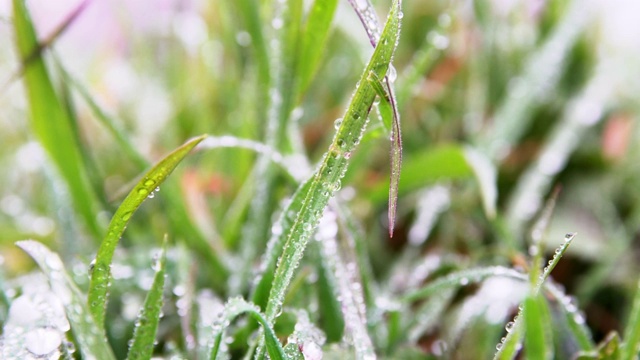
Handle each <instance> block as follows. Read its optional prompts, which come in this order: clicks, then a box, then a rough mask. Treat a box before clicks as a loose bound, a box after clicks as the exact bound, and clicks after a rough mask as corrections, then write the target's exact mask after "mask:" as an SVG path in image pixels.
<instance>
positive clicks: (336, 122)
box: [333, 118, 342, 130]
mask: <svg viewBox="0 0 640 360" xmlns="http://www.w3.org/2000/svg"><path fill="white" fill-rule="evenodd" d="M340 125H342V118H337V119H336V121H334V122H333V127H334V128H335V129H336V130H338V129H340Z"/></svg>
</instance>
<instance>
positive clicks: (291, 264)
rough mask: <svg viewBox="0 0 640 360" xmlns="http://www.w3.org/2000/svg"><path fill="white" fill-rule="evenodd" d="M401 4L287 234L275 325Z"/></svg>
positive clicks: (357, 127)
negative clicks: (369, 76) (371, 73)
mask: <svg viewBox="0 0 640 360" xmlns="http://www.w3.org/2000/svg"><path fill="white" fill-rule="evenodd" d="M399 13H400V4H399V2H398V1H394V3H393V5H392V8H391V12H390V14H389V18H388V21H387V24H386V26H385V30H384V32H383V35H382V38H381V41H380V45H381V46H378V47H376V50H375V51H374V54H373V56H372V57H371V60H370V61H369V64H368V65H367V68H366V69H365V71H364V73H363V75H362V78H361V81H360V83H359V86H358V88H357V90H356V92H355V94H354V96H353V98H352V99H351V103H350V104H349V108H348V110H347V112H346V114H345V116H344V120H343V121H342V123H341V124H340V127H339V129H338V132H337V134H336V136H335V137H334V139H333V142H332V144H331V146H330V148H329V152H328V153H327V154H325V156H324V158H323V161H322V163H321V165H320V167H319V169H318V170H317V171H316V172H315V174H314V175H313V176H312V179H313V180H312V181H311V184H310V188H309V190H308V192H307V194H306V196H305V199H304V202H303V206H302V208H301V210H300V212H299V213H298V214H297V217H296V219H295V222H294V223H293V224H292V226H291V229H290V230H289V231H288V234H287V242H286V243H285V245H284V248H283V254H282V257H281V258H280V260H279V262H278V267H277V269H276V274H275V277H274V283H273V286H272V288H271V292H270V295H269V302H268V304H267V310H266V316H267V319H268V320H269V321H270V322H272V321H273V320H274V319H275V317H276V314H278V313H279V311H280V309H281V308H282V300H283V299H284V294H285V292H286V289H287V287H288V285H289V283H290V281H291V279H292V277H293V272H294V271H295V268H296V267H297V266H298V264H299V262H300V259H301V258H302V254H303V251H304V248H305V246H306V243H307V241H308V240H309V237H310V236H311V235H312V233H313V231H314V229H315V227H316V226H317V224H318V221H319V220H320V216H321V215H322V211H323V210H324V208H325V206H326V205H327V203H328V201H329V199H330V198H331V196H332V195H333V194H334V193H335V191H337V190H339V189H340V186H341V185H340V180H341V178H342V177H343V175H344V172H345V171H346V169H347V165H348V162H349V158H350V156H351V152H352V151H354V150H355V148H356V146H357V144H358V141H359V139H360V137H361V136H362V133H363V132H364V129H365V125H366V123H367V115H368V112H369V109H370V108H371V105H372V104H373V101H374V99H375V96H376V93H375V90H374V89H373V87H372V86H371V85H370V84H369V83H368V82H367V81H366V77H367V76H368V75H369V73H370V72H372V71H373V72H375V73H376V75H378V76H379V77H381V76H384V74H386V72H387V68H388V67H389V63H390V61H391V57H392V55H393V52H394V50H395V45H396V42H397V38H398V36H399V33H400V16H399Z"/></svg>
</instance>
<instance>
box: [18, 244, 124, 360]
mask: <svg viewBox="0 0 640 360" xmlns="http://www.w3.org/2000/svg"><path fill="white" fill-rule="evenodd" d="M16 244H17V245H18V246H19V247H20V248H22V250H24V251H25V252H27V253H28V254H29V255H30V256H31V257H32V258H33V259H34V260H35V261H36V263H37V264H38V266H39V267H40V269H42V272H43V273H44V274H45V275H46V276H47V278H48V279H49V283H50V284H51V289H52V290H53V292H54V293H55V294H56V295H57V296H58V297H59V299H60V301H62V303H63V304H64V308H65V311H66V314H67V318H68V319H69V323H70V324H71V329H72V331H73V335H74V337H75V340H76V343H77V345H78V348H79V349H80V353H81V354H82V356H83V358H85V359H105V360H109V359H115V356H114V355H113V352H112V351H111V348H110V347H109V343H108V342H107V339H106V338H105V337H104V332H103V331H102V330H101V325H98V323H96V322H95V320H94V318H93V317H92V316H91V313H90V312H89V308H88V307H87V304H86V303H85V302H84V296H83V294H82V293H81V292H80V290H79V289H78V287H77V286H76V285H75V284H74V283H73V281H71V279H70V278H69V276H68V275H67V272H66V271H65V269H64V265H63V263H62V260H60V257H58V255H57V254H55V253H53V252H52V251H51V250H49V249H48V248H47V247H46V246H44V245H42V244H40V243H39V242H37V241H33V240H25V241H19V242H17V243H16Z"/></svg>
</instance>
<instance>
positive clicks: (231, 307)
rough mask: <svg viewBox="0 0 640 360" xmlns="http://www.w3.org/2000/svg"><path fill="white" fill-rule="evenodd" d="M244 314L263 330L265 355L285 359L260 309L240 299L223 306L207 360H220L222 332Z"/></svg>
mask: <svg viewBox="0 0 640 360" xmlns="http://www.w3.org/2000/svg"><path fill="white" fill-rule="evenodd" d="M244 313H247V314H249V315H250V316H251V317H252V318H253V319H255V320H256V321H257V322H258V323H260V325H262V328H263V330H264V334H265V339H266V346H267V353H268V354H269V357H270V358H271V359H283V360H284V359H287V357H286V356H285V354H284V349H283V348H282V344H280V341H279V340H278V337H277V336H276V334H275V333H274V332H273V329H272V328H271V325H270V324H269V322H268V321H267V319H266V318H265V316H264V315H263V314H262V313H261V312H260V309H259V308H258V307H257V306H256V305H254V304H252V303H249V302H247V301H245V300H244V299H242V298H233V299H231V300H229V301H228V302H227V304H226V305H225V308H224V311H223V313H222V316H221V317H220V322H219V323H216V324H214V329H213V346H212V348H211V354H210V356H209V358H210V359H211V360H215V359H218V358H220V357H219V355H220V345H221V343H222V337H223V336H224V332H225V330H226V328H227V326H228V325H229V324H230V323H231V321H233V320H234V319H235V318H236V317H238V316H239V315H242V314H244Z"/></svg>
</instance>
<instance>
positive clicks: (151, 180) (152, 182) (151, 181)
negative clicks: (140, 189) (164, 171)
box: [144, 179, 156, 187]
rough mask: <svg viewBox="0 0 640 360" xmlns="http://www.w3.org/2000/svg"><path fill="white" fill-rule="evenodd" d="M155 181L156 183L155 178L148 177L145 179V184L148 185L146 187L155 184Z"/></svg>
mask: <svg viewBox="0 0 640 360" xmlns="http://www.w3.org/2000/svg"><path fill="white" fill-rule="evenodd" d="M155 183H156V182H155V180H153V179H147V180H145V181H144V186H146V187H151V186H153V185H154V184H155Z"/></svg>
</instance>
